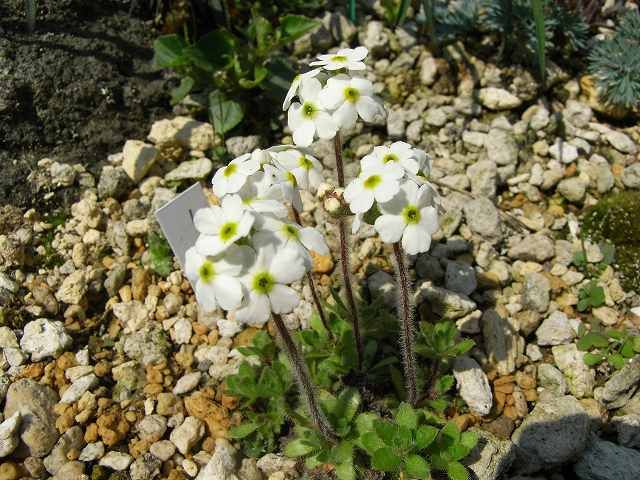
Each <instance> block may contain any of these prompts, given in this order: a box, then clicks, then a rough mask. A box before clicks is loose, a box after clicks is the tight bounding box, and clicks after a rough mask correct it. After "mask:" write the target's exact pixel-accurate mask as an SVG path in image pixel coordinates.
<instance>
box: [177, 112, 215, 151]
mask: <svg viewBox="0 0 640 480" xmlns="http://www.w3.org/2000/svg"><path fill="white" fill-rule="evenodd" d="M171 123H172V125H173V126H174V127H175V128H176V129H177V131H176V134H175V139H176V141H177V142H178V143H179V144H180V145H182V146H183V147H184V148H187V149H189V150H199V151H201V152H205V151H207V150H208V149H210V148H211V147H213V143H214V142H213V141H214V135H213V126H212V125H211V124H210V123H205V122H199V121H197V120H194V119H193V118H189V117H176V118H174V119H173V120H172V121H171Z"/></svg>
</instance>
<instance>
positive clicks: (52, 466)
mask: <svg viewBox="0 0 640 480" xmlns="http://www.w3.org/2000/svg"><path fill="white" fill-rule="evenodd" d="M83 446H84V432H83V430H82V428H80V427H79V426H78V425H74V426H73V427H71V428H69V429H68V430H66V431H65V432H64V433H63V434H62V436H60V438H59V439H58V441H57V442H56V444H55V446H54V447H53V449H52V450H51V453H50V454H49V455H47V457H45V459H44V466H45V468H46V469H47V472H49V473H50V474H51V475H56V474H57V473H58V471H59V470H60V469H61V468H62V467H63V466H64V465H65V464H66V463H67V462H68V461H69V459H68V458H67V455H68V454H69V452H70V451H72V450H73V451H80V450H81V449H82V447H83Z"/></svg>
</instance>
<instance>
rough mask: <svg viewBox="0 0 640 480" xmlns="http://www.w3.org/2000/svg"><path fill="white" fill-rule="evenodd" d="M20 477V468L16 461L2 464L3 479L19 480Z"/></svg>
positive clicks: (1, 476) (0, 469)
mask: <svg viewBox="0 0 640 480" xmlns="http://www.w3.org/2000/svg"><path fill="white" fill-rule="evenodd" d="M19 477H20V470H19V469H18V466H17V465H16V464H15V463H12V462H5V463H2V464H0V479H1V480H17V479H18V478H19Z"/></svg>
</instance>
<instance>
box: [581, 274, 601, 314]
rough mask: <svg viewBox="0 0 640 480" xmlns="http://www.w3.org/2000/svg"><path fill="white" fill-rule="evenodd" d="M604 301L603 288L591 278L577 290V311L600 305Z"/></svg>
mask: <svg viewBox="0 0 640 480" xmlns="http://www.w3.org/2000/svg"><path fill="white" fill-rule="evenodd" d="M604 302H605V295H604V289H603V288H602V287H601V286H599V285H598V282H597V281H595V280H591V281H590V282H589V283H587V284H586V285H585V286H584V287H582V288H581V289H580V290H579V291H578V311H580V312H584V311H586V310H589V309H590V308H598V307H601V306H602V305H604Z"/></svg>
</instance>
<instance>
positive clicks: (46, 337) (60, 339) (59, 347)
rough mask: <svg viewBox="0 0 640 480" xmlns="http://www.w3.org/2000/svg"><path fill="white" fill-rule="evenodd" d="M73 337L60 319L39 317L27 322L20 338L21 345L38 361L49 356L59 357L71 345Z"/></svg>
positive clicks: (32, 358)
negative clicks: (53, 319) (68, 333)
mask: <svg viewBox="0 0 640 480" xmlns="http://www.w3.org/2000/svg"><path fill="white" fill-rule="evenodd" d="M71 342H72V340H71V337H70V336H69V335H67V333H66V332H65V329H64V325H63V324H62V322H59V321H55V322H54V321H51V320H47V319H46V318H39V319H37V320H33V321H31V322H29V323H27V324H26V325H25V327H24V333H23V335H22V338H21V339H20V347H21V348H22V350H23V351H25V352H26V353H29V354H31V360H32V361H34V362H37V361H39V360H42V359H43V358H47V357H54V358H55V357H57V356H59V355H60V354H61V353H62V352H64V351H65V350H66V349H67V348H69V347H70V346H71Z"/></svg>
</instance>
